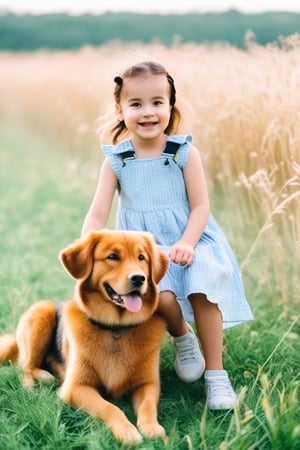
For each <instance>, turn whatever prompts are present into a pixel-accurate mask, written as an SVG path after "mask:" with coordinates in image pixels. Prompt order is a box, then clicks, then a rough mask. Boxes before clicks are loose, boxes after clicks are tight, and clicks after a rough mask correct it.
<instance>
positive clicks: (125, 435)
mask: <svg viewBox="0 0 300 450" xmlns="http://www.w3.org/2000/svg"><path fill="white" fill-rule="evenodd" d="M112 432H113V433H114V435H115V437H116V438H117V439H118V440H119V441H122V442H123V443H124V444H139V443H140V442H142V440H143V436H142V435H141V434H140V433H139V432H138V430H137V429H136V428H135V426H133V425H130V426H126V427H122V428H120V427H119V429H118V430H112Z"/></svg>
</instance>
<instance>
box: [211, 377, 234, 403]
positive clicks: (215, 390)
mask: <svg viewBox="0 0 300 450" xmlns="http://www.w3.org/2000/svg"><path fill="white" fill-rule="evenodd" d="M206 383H207V387H209V389H210V390H211V392H212V394H213V395H217V396H222V397H228V398H230V399H231V398H232V396H233V395H234V396H235V393H234V391H233V389H232V386H231V383H230V381H229V379H228V378H226V377H218V378H217V377H216V378H206Z"/></svg>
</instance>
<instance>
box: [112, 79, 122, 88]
mask: <svg viewBox="0 0 300 450" xmlns="http://www.w3.org/2000/svg"><path fill="white" fill-rule="evenodd" d="M114 82H115V83H117V85H118V86H120V87H121V86H122V84H123V80H122V78H121V77H115V78H114Z"/></svg>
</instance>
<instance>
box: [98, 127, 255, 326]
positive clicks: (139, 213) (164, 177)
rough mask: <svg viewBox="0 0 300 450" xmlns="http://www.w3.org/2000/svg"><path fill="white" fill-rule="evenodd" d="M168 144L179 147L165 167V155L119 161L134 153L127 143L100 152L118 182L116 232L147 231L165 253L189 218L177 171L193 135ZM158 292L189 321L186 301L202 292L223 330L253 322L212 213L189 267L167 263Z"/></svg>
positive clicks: (174, 138) (230, 254)
mask: <svg viewBox="0 0 300 450" xmlns="http://www.w3.org/2000/svg"><path fill="white" fill-rule="evenodd" d="M167 141H171V142H177V143H179V144H180V147H179V149H178V151H177V155H176V161H175V160H174V159H173V158H172V157H171V156H170V157H167V158H168V163H167V164H165V162H166V156H164V155H162V156H160V157H156V158H149V159H135V158H134V157H133V158H132V159H128V160H125V162H124V160H123V156H124V154H125V153H124V152H128V151H132V150H133V148H132V144H131V141H130V140H125V141H122V142H121V143H119V144H117V145H103V146H102V150H103V152H104V153H105V155H106V156H107V158H108V160H109V162H110V164H111V167H112V170H113V171H114V173H115V175H116V177H117V179H118V182H119V187H118V192H119V206H118V213H117V228H118V229H122V230H137V231H151V232H152V233H153V234H154V236H155V238H156V241H157V243H158V245H159V246H160V247H161V248H162V250H163V251H164V252H166V253H167V254H169V249H170V247H171V246H172V245H173V244H174V243H175V242H176V241H177V240H179V239H180V237H181V236H182V234H183V231H184V229H185V227H186V224H187V220H188V217H189V214H190V207H189V202H188V198H187V193H186V189H185V183H184V178H183V172H182V170H183V168H184V167H185V165H186V163H187V158H188V152H189V148H190V143H191V141H192V137H191V136H190V135H180V136H179V135H178V136H169V137H168V138H167ZM159 289H160V291H164V290H170V291H172V292H174V293H175V294H176V297H177V300H178V302H179V304H180V306H181V308H182V311H183V314H184V316H185V319H186V320H188V321H194V316H193V311H192V308H191V304H190V302H189V300H188V296H189V295H190V294H193V293H204V294H206V296H207V298H208V300H209V301H211V302H213V303H217V304H218V307H219V309H220V311H221V313H222V319H223V327H224V328H229V327H233V326H236V325H239V324H241V323H243V322H246V321H249V320H252V319H253V316H252V313H251V309H250V307H249V305H248V302H247V299H246V296H245V292H244V287H243V283H242V280H241V275H240V271H239V267H238V264H237V261H236V258H235V256H234V254H233V252H232V250H231V248H230V246H229V244H228V241H227V239H226V237H225V235H224V234H223V232H222V230H221V229H220V227H219V225H218V224H217V222H216V221H215V219H214V217H213V216H212V215H211V214H210V216H209V219H208V223H207V225H206V227H205V230H204V232H203V234H202V236H201V239H200V240H199V242H198V244H197V246H196V248H195V256H194V259H193V262H192V264H191V265H190V266H179V265H178V264H175V263H172V262H171V263H170V267H169V270H168V272H167V274H166V275H165V277H164V278H163V279H162V280H161V282H160V283H159Z"/></svg>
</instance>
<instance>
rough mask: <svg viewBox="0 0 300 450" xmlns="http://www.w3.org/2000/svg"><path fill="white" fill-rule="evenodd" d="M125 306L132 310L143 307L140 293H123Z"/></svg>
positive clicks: (138, 309)
mask: <svg viewBox="0 0 300 450" xmlns="http://www.w3.org/2000/svg"><path fill="white" fill-rule="evenodd" d="M122 299H123V301H124V304H125V307H126V309H127V310H128V311H130V312H139V311H140V310H141V307H142V299H141V297H140V296H139V295H138V294H127V295H122Z"/></svg>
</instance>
